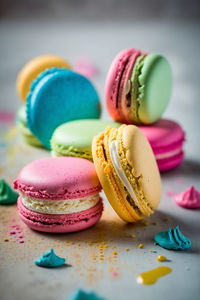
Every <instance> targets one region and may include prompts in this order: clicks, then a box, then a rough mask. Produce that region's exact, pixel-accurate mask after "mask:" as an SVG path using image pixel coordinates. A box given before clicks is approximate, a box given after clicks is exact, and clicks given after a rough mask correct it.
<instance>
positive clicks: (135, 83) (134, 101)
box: [130, 55, 146, 124]
mask: <svg viewBox="0 0 200 300" xmlns="http://www.w3.org/2000/svg"><path fill="white" fill-rule="evenodd" d="M145 57H146V55H140V56H139V57H138V58H137V59H136V62H135V65H134V68H133V72H132V75H131V79H130V80H131V91H130V93H131V114H132V117H133V119H134V121H135V122H136V123H138V124H139V123H141V121H140V118H139V114H138V109H139V105H140V92H141V85H140V82H139V76H140V75H141V73H142V67H143V65H144V59H145Z"/></svg>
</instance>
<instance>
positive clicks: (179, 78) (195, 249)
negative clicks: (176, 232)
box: [0, 21, 200, 300]
mask: <svg viewBox="0 0 200 300" xmlns="http://www.w3.org/2000/svg"><path fill="white" fill-rule="evenodd" d="M199 29H200V28H199V24H197V23H196V24H195V23H189V22H185V23H174V22H171V23H170V22H168V23H162V22H159V23H158V22H148V23H145V22H143V23H140V22H137V23H134V22H131V23H125V22H123V23H117V22H112V23H109V22H104V23H100V22H96V23H77V22H76V23H72V22H70V23H68V22H67V21H66V23H63V22H62V23H59V22H57V23H54V22H51V23H50V22H49V23H48V22H44V23H41V22H35V23H31V22H30V23H29V22H27V23H23V22H19V21H18V22H17V21H16V22H6V21H4V22H3V21H2V22H1V23H0V37H1V41H0V51H1V55H0V65H1V73H0V90H1V96H0V99H1V100H0V110H1V111H2V110H4V111H5V110H12V111H16V110H17V108H18V107H19V106H20V101H19V99H18V98H17V95H16V92H15V79H16V75H17V72H18V71H19V69H20V67H21V66H23V64H24V63H25V62H26V61H27V60H29V59H30V58H32V57H35V56H37V55H40V54H45V53H53V54H58V55H61V56H63V57H65V58H67V59H68V60H69V61H70V62H71V63H72V64H73V63H74V62H75V61H76V59H77V58H78V57H81V56H85V57H88V58H90V59H91V60H93V61H94V62H95V64H96V65H97V66H98V68H99V70H100V73H99V76H98V77H96V78H95V79H94V84H95V86H96V88H97V90H98V92H99V94H100V97H101V101H102V107H103V112H102V118H104V119H109V116H108V114H107V112H106V109H105V104H104V98H103V90H104V80H105V76H106V72H107V69H108V67H109V64H110V62H111V61H112V59H113V57H114V55H115V54H116V53H117V52H118V51H119V50H121V49H122V48H126V47H137V48H140V49H143V50H147V51H149V52H157V53H162V54H164V55H165V56H166V57H167V58H168V59H169V61H170V62H171V65H172V69H173V74H174V89H173V95H172V99H171V102H170V105H169V107H168V109H167V111H166V113H165V115H164V117H167V118H170V119H175V120H177V121H178V122H179V123H180V124H181V125H182V126H183V128H184V130H185V131H186V135H187V140H186V143H185V153H186V155H185V160H184V162H183V163H182V165H181V166H180V167H178V168H177V169H176V170H173V171H171V172H167V173H165V174H162V185H163V196H162V201H161V204H160V206H159V209H158V210H157V211H156V212H155V214H154V215H152V216H151V217H150V218H149V219H148V226H145V224H143V223H142V222H140V223H138V224H133V225H126V224H124V223H123V222H122V221H120V220H119V218H118V217H117V216H116V214H115V213H114V211H113V210H112V209H111V207H110V206H109V204H108V203H107V201H106V199H105V197H104V196H103V197H104V199H105V212H104V215H103V218H102V220H101V221H100V222H99V223H98V224H97V225H96V226H95V227H94V228H91V229H89V230H86V231H84V232H79V233H74V234H63V235H51V234H42V233H37V232H34V231H31V230H30V229H28V228H27V227H26V226H25V225H24V224H23V223H22V222H21V221H20V220H19V218H18V216H17V212H16V206H15V205H14V206H9V207H5V206H1V207H0V223H1V225H0V234H1V235H0V295H1V296H0V298H1V299H2V300H13V299H15V300H18V299H20V300H25V299H29V300H32V299H34V300H39V299H40V300H41V299H48V300H53V299H59V300H64V299H67V298H68V296H69V294H70V293H71V292H72V291H73V290H75V289H76V288H77V287H82V288H84V289H89V290H90V289H92V290H95V291H97V292H98V293H99V294H100V295H102V296H104V297H105V298H106V299H108V300H129V299H130V300H131V299H154V300H156V299H163V300H165V299H170V298H171V299H176V300H178V299H181V300H184V299H199V292H200V279H199V278H200V259H199V252H200V235H199V230H200V218H199V217H200V215H199V210H195V211H194V210H186V209H182V208H180V207H178V206H176V204H175V203H174V201H173V197H169V196H167V194H166V192H169V191H170V192H173V193H179V192H181V191H183V190H184V189H186V188H187V187H189V186H190V185H191V184H193V185H195V187H196V188H197V189H200V181H199V180H200V155H199V149H200V147H199V140H200V130H199V126H200V122H199V113H200V109H199V96H200V90H199V76H198V71H199V70H200V59H199V53H200V45H199ZM0 126H1V127H0V129H1V132H0V133H1V136H0V138H1V147H0V176H1V177H4V178H5V179H6V180H7V181H8V182H9V183H11V182H12V181H13V179H15V178H16V176H17V174H18V172H19V170H20V169H21V167H22V166H23V165H24V164H25V163H27V162H30V161H31V160H33V159H37V158H40V157H45V156H49V153H48V152H47V151H45V150H39V149H35V148H31V147H29V146H28V145H25V144H23V143H22V142H21V138H20V137H19V134H18V133H17V132H16V131H15V128H13V127H12V128H11V129H10V128H7V126H5V125H2V124H1V125H0ZM7 130H9V133H8V132H7ZM5 132H7V134H6V139H5ZM2 145H3V146H2ZM13 222H14V223H15V224H16V223H17V224H19V226H20V228H21V229H22V231H23V235H24V240H25V243H24V244H19V243H18V242H17V239H16V237H15V236H12V237H11V236H10V235H9V231H10V228H11V226H12V224H13ZM146 225H147V224H146ZM176 225H179V226H180V228H181V230H182V232H183V233H184V234H185V235H186V236H188V237H190V238H191V241H192V247H191V250H189V251H187V252H173V251H167V250H164V249H162V248H159V247H158V246H154V245H153V237H154V234H155V233H157V232H159V231H163V230H167V229H168V228H169V227H175V226H176ZM131 234H135V238H134V239H132V238H131V237H130V235H131ZM4 237H8V238H9V242H7V243H6V242H4V240H3V239H4ZM66 241H67V242H66ZM101 242H105V244H106V245H108V246H109V247H108V248H105V249H104V250H103V252H104V260H103V261H101V260H100V257H99V245H100V244H101ZM139 243H143V244H144V248H143V249H138V244H139ZM51 247H53V248H54V250H55V252H56V253H57V254H58V255H60V256H64V257H67V263H68V264H69V265H71V266H66V267H63V268H60V269H53V270H52V269H51V270H50V269H43V268H38V267H36V266H35V265H34V263H33V261H34V259H35V258H37V257H38V256H40V255H41V254H43V253H44V252H45V251H46V250H48V249H50V248H51ZM126 248H129V249H130V251H126ZM151 249H153V250H156V251H157V253H151V252H150V251H149V250H151ZM115 250H116V251H117V253H118V255H117V257H116V258H114V257H113V254H112V251H115ZM160 254H162V255H165V256H166V257H167V258H168V261H167V262H166V263H164V264H163V265H167V266H170V267H171V268H172V270H173V271H172V273H170V274H169V275H167V276H165V277H163V278H161V279H160V280H159V281H158V282H157V283H156V284H154V285H151V286H142V285H138V284H137V282H136V276H137V275H138V274H140V273H141V272H144V271H147V270H150V269H153V268H154V267H157V266H159V265H161V263H159V262H157V260H156V257H157V255H160ZM111 270H115V271H117V272H118V276H116V277H113V276H112V273H111Z"/></svg>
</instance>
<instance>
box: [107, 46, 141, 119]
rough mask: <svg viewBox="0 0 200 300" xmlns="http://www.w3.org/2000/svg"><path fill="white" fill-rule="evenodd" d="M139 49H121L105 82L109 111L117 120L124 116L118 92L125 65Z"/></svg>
mask: <svg viewBox="0 0 200 300" xmlns="http://www.w3.org/2000/svg"><path fill="white" fill-rule="evenodd" d="M136 51H137V50H135V49H132V48H131V49H125V50H122V51H120V52H119V53H118V54H117V56H116V57H115V58H114V60H113V62H112V64H111V66H110V68H109V71H108V74H107V77H106V83H105V99H106V105H107V109H108V112H109V114H110V116H111V117H112V118H113V119H114V120H115V121H121V118H123V115H122V112H121V110H120V109H119V108H118V103H117V100H118V92H119V84H120V80H121V76H122V72H123V70H124V67H125V66H126V64H127V61H128V59H129V57H130V56H131V55H132V54H134V53H135V52H136ZM138 51H139V50H138Z"/></svg>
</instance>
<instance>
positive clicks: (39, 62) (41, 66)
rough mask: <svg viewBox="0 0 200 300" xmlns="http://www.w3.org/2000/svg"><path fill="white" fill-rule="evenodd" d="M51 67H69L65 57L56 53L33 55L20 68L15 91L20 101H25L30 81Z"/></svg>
mask: <svg viewBox="0 0 200 300" xmlns="http://www.w3.org/2000/svg"><path fill="white" fill-rule="evenodd" d="M53 67H58V68H66V69H71V67H70V64H69V63H68V62H67V61H66V60H65V59H63V58H61V57H59V56H56V55H42V56H38V57H35V58H33V59H32V60H30V61H29V62H28V63H27V64H26V65H25V66H24V67H23V68H22V70H21V71H20V72H19V74H18V76H17V82H16V88H17V93H18V95H19V97H20V98H21V99H22V101H24V102H26V96H27V94H28V92H29V90H30V86H31V83H32V81H33V80H34V79H36V78H37V76H38V75H39V74H40V73H42V72H43V71H45V70H46V69H50V68H53Z"/></svg>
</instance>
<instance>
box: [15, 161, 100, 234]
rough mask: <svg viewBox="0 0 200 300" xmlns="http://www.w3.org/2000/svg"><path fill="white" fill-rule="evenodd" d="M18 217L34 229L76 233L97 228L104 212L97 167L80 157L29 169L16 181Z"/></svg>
mask: <svg viewBox="0 0 200 300" xmlns="http://www.w3.org/2000/svg"><path fill="white" fill-rule="evenodd" d="M14 188H15V189H18V191H19V194H20V196H19V198H18V213H19V216H20V218H21V219H22V221H24V223H25V224H27V225H28V226H29V227H30V228H32V229H35V230H38V231H44V232H74V231H79V230H83V229H86V228H88V227H90V226H92V225H94V224H95V223H96V222H97V221H98V220H99V219H100V217H101V214H102V211H103V205H102V200H101V198H100V195H99V192H100V191H101V185H100V183H99V180H98V177H97V174H96V172H95V168H94V164H93V163H92V162H90V161H88V160H86V159H82V158H77V157H57V158H51V157H50V158H49V157H48V158H43V159H40V160H36V161H33V162H31V163H30V164H28V165H26V166H25V167H24V168H23V169H22V170H21V172H20V173H19V176H18V178H17V179H16V180H15V181H14Z"/></svg>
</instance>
